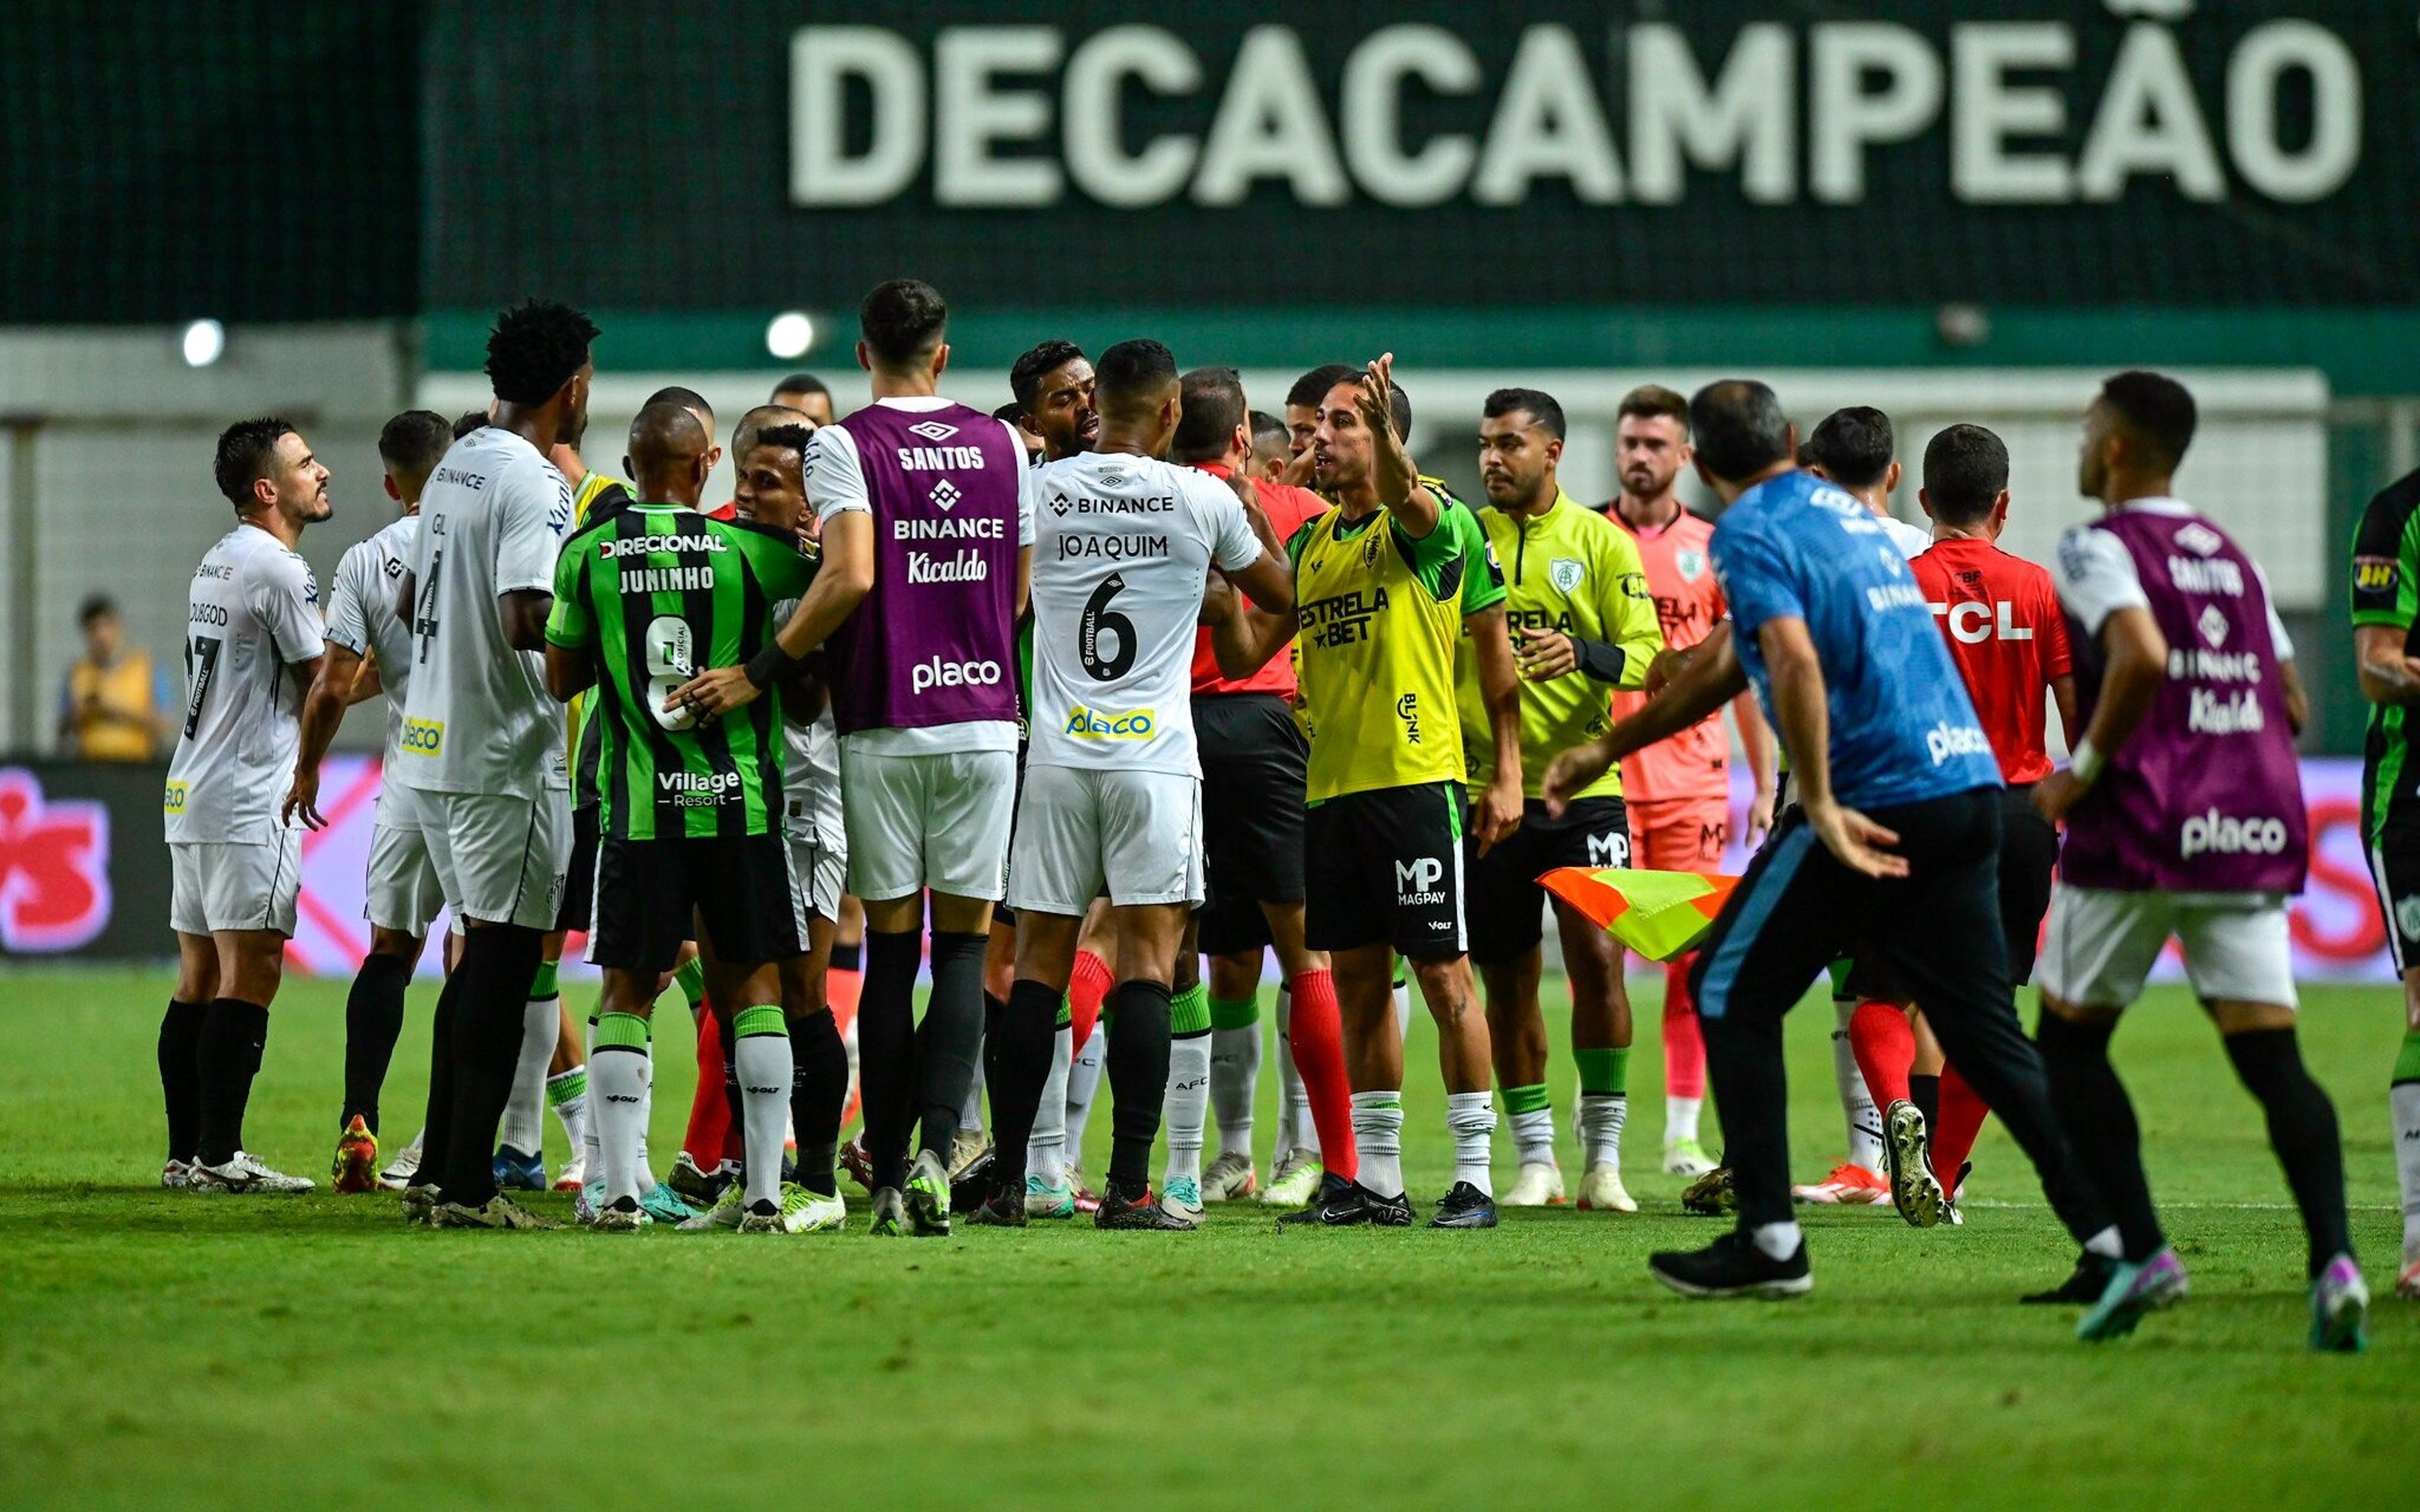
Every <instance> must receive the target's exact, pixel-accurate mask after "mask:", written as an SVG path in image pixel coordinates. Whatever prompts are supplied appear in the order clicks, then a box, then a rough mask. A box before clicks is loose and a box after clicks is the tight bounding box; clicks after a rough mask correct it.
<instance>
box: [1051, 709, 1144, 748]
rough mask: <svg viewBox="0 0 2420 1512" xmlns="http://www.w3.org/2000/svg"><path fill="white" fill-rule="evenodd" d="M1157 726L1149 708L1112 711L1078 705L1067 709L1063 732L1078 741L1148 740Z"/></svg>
mask: <svg viewBox="0 0 2420 1512" xmlns="http://www.w3.org/2000/svg"><path fill="white" fill-rule="evenodd" d="M1158 728H1159V721H1158V720H1157V719H1156V718H1155V717H1153V711H1152V710H1150V709H1130V710H1128V711H1127V712H1126V713H1125V714H1112V713H1110V712H1109V711H1108V710H1107V709H1088V708H1086V707H1084V706H1083V705H1082V704H1080V703H1079V704H1078V705H1077V706H1076V707H1074V708H1073V709H1070V710H1068V711H1067V728H1066V730H1065V732H1064V733H1067V734H1070V735H1073V736H1075V737H1076V738H1077V739H1078V740H1149V739H1150V738H1151V736H1152V734H1153V733H1154V732H1155V731H1156V730H1157V729H1158Z"/></svg>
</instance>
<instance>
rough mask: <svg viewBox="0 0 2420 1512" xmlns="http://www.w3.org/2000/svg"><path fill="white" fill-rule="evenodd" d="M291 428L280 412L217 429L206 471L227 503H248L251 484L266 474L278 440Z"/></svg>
mask: <svg viewBox="0 0 2420 1512" xmlns="http://www.w3.org/2000/svg"><path fill="white" fill-rule="evenodd" d="M293 428H294V424H293V422H291V421H289V420H287V419H286V418H285V417H283V416H281V415H260V416H256V417H255V418H254V419H251V420H239V421H237V422H236V423H235V424H232V425H229V426H228V427H227V428H226V429H225V430H223V431H221V432H219V453H218V459H217V460H216V461H215V462H214V463H212V464H211V468H210V471H211V473H212V475H213V476H215V477H216V478H217V480H218V486H219V492H220V493H221V494H223V495H225V498H226V501H227V502H228V503H230V504H233V505H235V507H236V508H238V509H242V508H244V507H245V506H246V505H248V504H250V503H251V502H252V486H253V485H254V484H256V483H258V482H259V481H260V480H261V479H263V478H265V477H267V476H269V464H270V463H271V462H272V461H273V460H275V459H276V456H277V443H278V441H279V440H280V439H281V438H283V437H284V436H286V435H287V433H288V432H290V431H291V430H293Z"/></svg>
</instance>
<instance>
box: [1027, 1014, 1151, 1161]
mask: <svg viewBox="0 0 2420 1512" xmlns="http://www.w3.org/2000/svg"><path fill="white" fill-rule="evenodd" d="M1168 998H1169V992H1168V987H1167V985H1166V984H1165V983H1162V982H1156V981H1140V980H1137V981H1122V982H1120V983H1118V984H1117V986H1116V987H1114V988H1112V989H1111V990H1110V992H1109V1001H1110V1002H1112V1003H1115V1004H1116V1005H1117V1022H1116V1023H1115V1024H1114V1025H1112V1026H1111V1027H1110V1029H1109V1049H1108V1051H1107V1053H1106V1054H1105V1056H1104V1057H1103V1059H1104V1062H1105V1068H1104V1069H1105V1070H1107V1072H1109V1103H1110V1106H1109V1180H1112V1181H1115V1182H1117V1183H1118V1184H1119V1185H1120V1186H1122V1187H1125V1188H1126V1189H1128V1190H1129V1191H1131V1190H1133V1189H1135V1188H1137V1187H1141V1186H1147V1185H1149V1184H1150V1183H1151V1147H1152V1141H1154V1140H1156V1139H1157V1138H1158V1137H1159V1109H1160V1104H1161V1103H1165V1102H1167V1101H1168V1041H1169V1034H1168ZM1103 1022H1105V1023H1106V1022H1108V1020H1107V1018H1106V1016H1104V1019H1103ZM1051 1024H1052V1030H1051V1032H1052V1035H1053V1042H1054V1043H1055V1042H1056V1035H1057V1033H1058V1030H1057V1024H1058V1005H1056V1004H1053V1005H1051ZM1046 1065H1047V1062H1046Z"/></svg>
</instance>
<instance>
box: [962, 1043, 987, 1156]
mask: <svg viewBox="0 0 2420 1512" xmlns="http://www.w3.org/2000/svg"><path fill="white" fill-rule="evenodd" d="M983 1089H984V1074H983V1043H982V1041H976V1043H975V1073H974V1076H973V1078H972V1079H971V1080H970V1081H969V1082H968V1083H967V1100H966V1102H965V1103H964V1104H963V1105H961V1106H960V1107H959V1109H958V1127H959V1128H961V1129H964V1130H966V1131H967V1132H969V1133H970V1134H981V1133H983V1127H984V1121H983V1111H984V1106H983Z"/></svg>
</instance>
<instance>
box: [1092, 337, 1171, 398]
mask: <svg viewBox="0 0 2420 1512" xmlns="http://www.w3.org/2000/svg"><path fill="white" fill-rule="evenodd" d="M1176 380H1177V379H1176V355H1175V353H1173V352H1171V351H1170V350H1169V349H1168V348H1167V347H1163V346H1161V345H1160V344H1159V343H1158V342H1156V341H1153V340H1152V339H1150V338H1149V337H1147V336H1145V337H1138V338H1137V339H1135V340H1133V341H1122V342H1119V343H1118V344H1117V345H1116V346H1114V347H1110V348H1109V350H1108V351H1105V352H1103V353H1102V354H1101V360H1100V361H1099V362H1097V363H1094V364H1093V381H1094V393H1097V394H1098V395H1099V403H1100V407H1101V409H1102V411H1103V412H1104V413H1106V412H1107V411H1108V410H1109V408H1110V407H1111V406H1112V405H1120V406H1124V405H1133V404H1140V403H1141V402H1143V401H1145V400H1147V399H1148V398H1150V397H1151V396H1152V395H1154V394H1156V393H1158V392H1159V391H1160V390H1161V389H1163V388H1165V387H1167V386H1168V385H1169V384H1171V383H1174V382H1175V381H1176Z"/></svg>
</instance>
